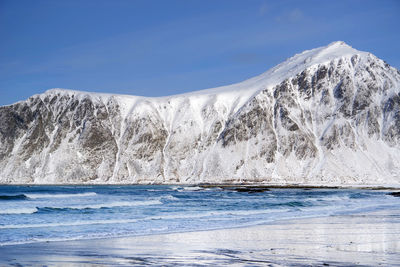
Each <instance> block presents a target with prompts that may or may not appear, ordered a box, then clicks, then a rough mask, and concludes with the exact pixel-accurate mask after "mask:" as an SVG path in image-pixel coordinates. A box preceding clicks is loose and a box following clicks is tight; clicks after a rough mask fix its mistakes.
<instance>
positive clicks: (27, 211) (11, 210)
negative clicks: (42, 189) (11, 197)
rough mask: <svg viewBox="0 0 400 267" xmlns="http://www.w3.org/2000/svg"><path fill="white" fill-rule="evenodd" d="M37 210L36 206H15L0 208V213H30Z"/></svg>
mask: <svg viewBox="0 0 400 267" xmlns="http://www.w3.org/2000/svg"><path fill="white" fill-rule="evenodd" d="M37 211H38V209H37V208H15V209H5V210H0V214H32V213H35V212H37Z"/></svg>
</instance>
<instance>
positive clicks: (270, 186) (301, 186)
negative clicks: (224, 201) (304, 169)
mask: <svg viewBox="0 0 400 267" xmlns="http://www.w3.org/2000/svg"><path fill="white" fill-rule="evenodd" d="M1 186H27V187H34V186H60V187H62V186H182V187H201V188H205V189H206V188H221V189H225V188H228V189H229V188H233V187H243V188H247V187H254V188H266V189H360V190H400V185H358V184H354V185H312V184H286V185H282V184H268V183H267V184H264V183H221V184H211V183H198V184H152V183H148V184H135V183H132V184H129V183H121V184H101V183H81V184H74V183H71V184H70V183H65V184H2V183H0V187H1Z"/></svg>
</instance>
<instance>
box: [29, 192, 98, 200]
mask: <svg viewBox="0 0 400 267" xmlns="http://www.w3.org/2000/svg"><path fill="white" fill-rule="evenodd" d="M95 195H97V194H96V193H95V192H86V193H79V194H25V196H26V197H28V198H31V199H37V198H68V197H92V196H95Z"/></svg>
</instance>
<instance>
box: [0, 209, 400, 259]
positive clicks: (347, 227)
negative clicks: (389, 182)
mask: <svg viewBox="0 0 400 267" xmlns="http://www.w3.org/2000/svg"><path fill="white" fill-rule="evenodd" d="M0 265H1V266H21V265H22V266H42V265H46V266H135V265H137V266H139V265H153V266H154V265H155V266H157V265H159V266H160V265H162V266H177V265H182V266H188V265H191V266H193V265H203V266H204V265H209V266H216V265H219V266H221V265H230V266H310V265H311V266H354V265H358V266H400V210H385V211H383V212H373V213H362V214H356V215H343V216H341V215H339V216H329V217H318V218H308V219H299V220H286V221H276V222H274V223H271V224H266V225H259V226H251V227H242V228H234V229H223V230H211V231H197V232H186V233H172V234H163V235H148V236H136V237H126V238H110V239H95V240H78V241H62V242H46V243H32V244H21V245H9V246H2V247H0Z"/></svg>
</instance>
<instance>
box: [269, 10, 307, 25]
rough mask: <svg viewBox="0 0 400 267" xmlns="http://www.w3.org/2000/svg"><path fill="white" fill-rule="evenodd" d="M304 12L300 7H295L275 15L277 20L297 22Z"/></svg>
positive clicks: (301, 18) (302, 17)
mask: <svg viewBox="0 0 400 267" xmlns="http://www.w3.org/2000/svg"><path fill="white" fill-rule="evenodd" d="M304 17H305V16H304V13H303V11H302V10H301V9H299V8H295V9H292V10H290V11H289V12H287V13H284V14H282V15H280V16H278V17H276V19H275V20H276V21H277V22H292V23H293V22H299V21H301V20H303V19H304Z"/></svg>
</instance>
